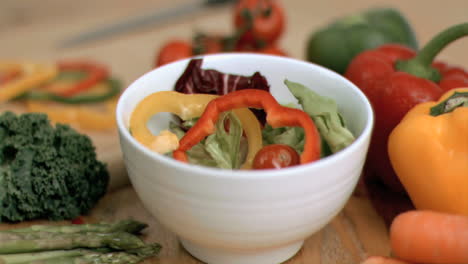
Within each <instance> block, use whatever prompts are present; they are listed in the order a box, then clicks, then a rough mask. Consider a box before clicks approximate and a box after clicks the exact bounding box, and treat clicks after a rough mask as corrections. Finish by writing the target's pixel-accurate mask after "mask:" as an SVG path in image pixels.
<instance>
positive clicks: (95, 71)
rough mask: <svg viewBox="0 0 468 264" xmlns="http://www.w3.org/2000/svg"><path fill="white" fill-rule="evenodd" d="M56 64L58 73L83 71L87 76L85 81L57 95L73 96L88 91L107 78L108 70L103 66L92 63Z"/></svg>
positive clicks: (65, 62) (66, 62)
mask: <svg viewBox="0 0 468 264" xmlns="http://www.w3.org/2000/svg"><path fill="white" fill-rule="evenodd" d="M57 64H58V69H59V71H83V72H86V73H87V74H88V76H87V77H86V78H85V79H83V80H81V81H79V82H77V83H76V84H75V85H73V86H72V87H70V88H69V89H67V90H65V91H63V92H61V93H60V94H59V95H61V96H74V95H76V94H78V93H81V92H83V91H86V90H88V89H89V88H91V87H93V86H94V85H95V84H97V83H99V82H100V81H103V80H105V79H107V78H108V77H109V71H108V69H107V68H106V67H105V66H103V65H100V64H97V63H94V62H85V61H83V62H81V61H78V62H75V61H62V62H58V63H57Z"/></svg>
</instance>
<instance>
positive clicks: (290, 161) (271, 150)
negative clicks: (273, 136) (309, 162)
mask: <svg viewBox="0 0 468 264" xmlns="http://www.w3.org/2000/svg"><path fill="white" fill-rule="evenodd" d="M299 162H300V158H299V154H298V153H297V151H296V150H294V149H293V148H292V147H290V146H288V145H284V144H271V145H267V146H265V147H263V148H262V149H260V150H259V151H258V152H257V154H256V155H255V158H254V160H253V168H254V169H256V170H260V169H281V168H285V167H290V166H294V165H298V164H299Z"/></svg>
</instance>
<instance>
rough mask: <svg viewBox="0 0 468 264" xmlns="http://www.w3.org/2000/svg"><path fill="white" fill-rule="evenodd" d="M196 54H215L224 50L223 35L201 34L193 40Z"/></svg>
mask: <svg viewBox="0 0 468 264" xmlns="http://www.w3.org/2000/svg"><path fill="white" fill-rule="evenodd" d="M193 48H194V49H193V51H194V53H195V54H194V55H199V54H213V53H220V52H222V51H223V49H224V47H223V37H222V36H219V35H201V36H197V37H195V38H194V40H193Z"/></svg>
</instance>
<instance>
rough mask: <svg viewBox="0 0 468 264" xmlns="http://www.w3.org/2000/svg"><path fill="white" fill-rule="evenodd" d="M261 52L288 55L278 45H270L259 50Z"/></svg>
mask: <svg viewBox="0 0 468 264" xmlns="http://www.w3.org/2000/svg"><path fill="white" fill-rule="evenodd" d="M258 52H260V53H264V54H270V55H277V56H284V57H287V56H288V55H287V54H286V52H284V51H283V50H282V49H280V48H278V47H276V46H268V47H265V48H263V49H260V50H258Z"/></svg>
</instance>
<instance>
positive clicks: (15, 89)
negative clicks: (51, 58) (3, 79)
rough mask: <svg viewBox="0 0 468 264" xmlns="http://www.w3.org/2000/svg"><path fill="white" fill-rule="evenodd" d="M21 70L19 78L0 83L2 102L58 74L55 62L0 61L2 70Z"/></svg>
mask: <svg viewBox="0 0 468 264" xmlns="http://www.w3.org/2000/svg"><path fill="white" fill-rule="evenodd" d="M10 69H13V70H20V71H21V73H20V74H19V76H18V77H17V78H14V79H13V80H11V81H9V82H7V83H5V84H2V85H0V103H3V102H6V101H8V100H11V99H13V98H15V97H16V96H18V95H20V94H22V93H24V92H26V91H28V90H30V89H33V88H34V87H36V86H37V85H40V84H42V83H44V82H46V81H48V80H51V79H52V78H54V77H55V76H56V75H57V72H58V70H57V67H56V66H55V65H53V64H39V63H30V62H25V63H19V62H18V63H16V62H0V71H9V70H10Z"/></svg>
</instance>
